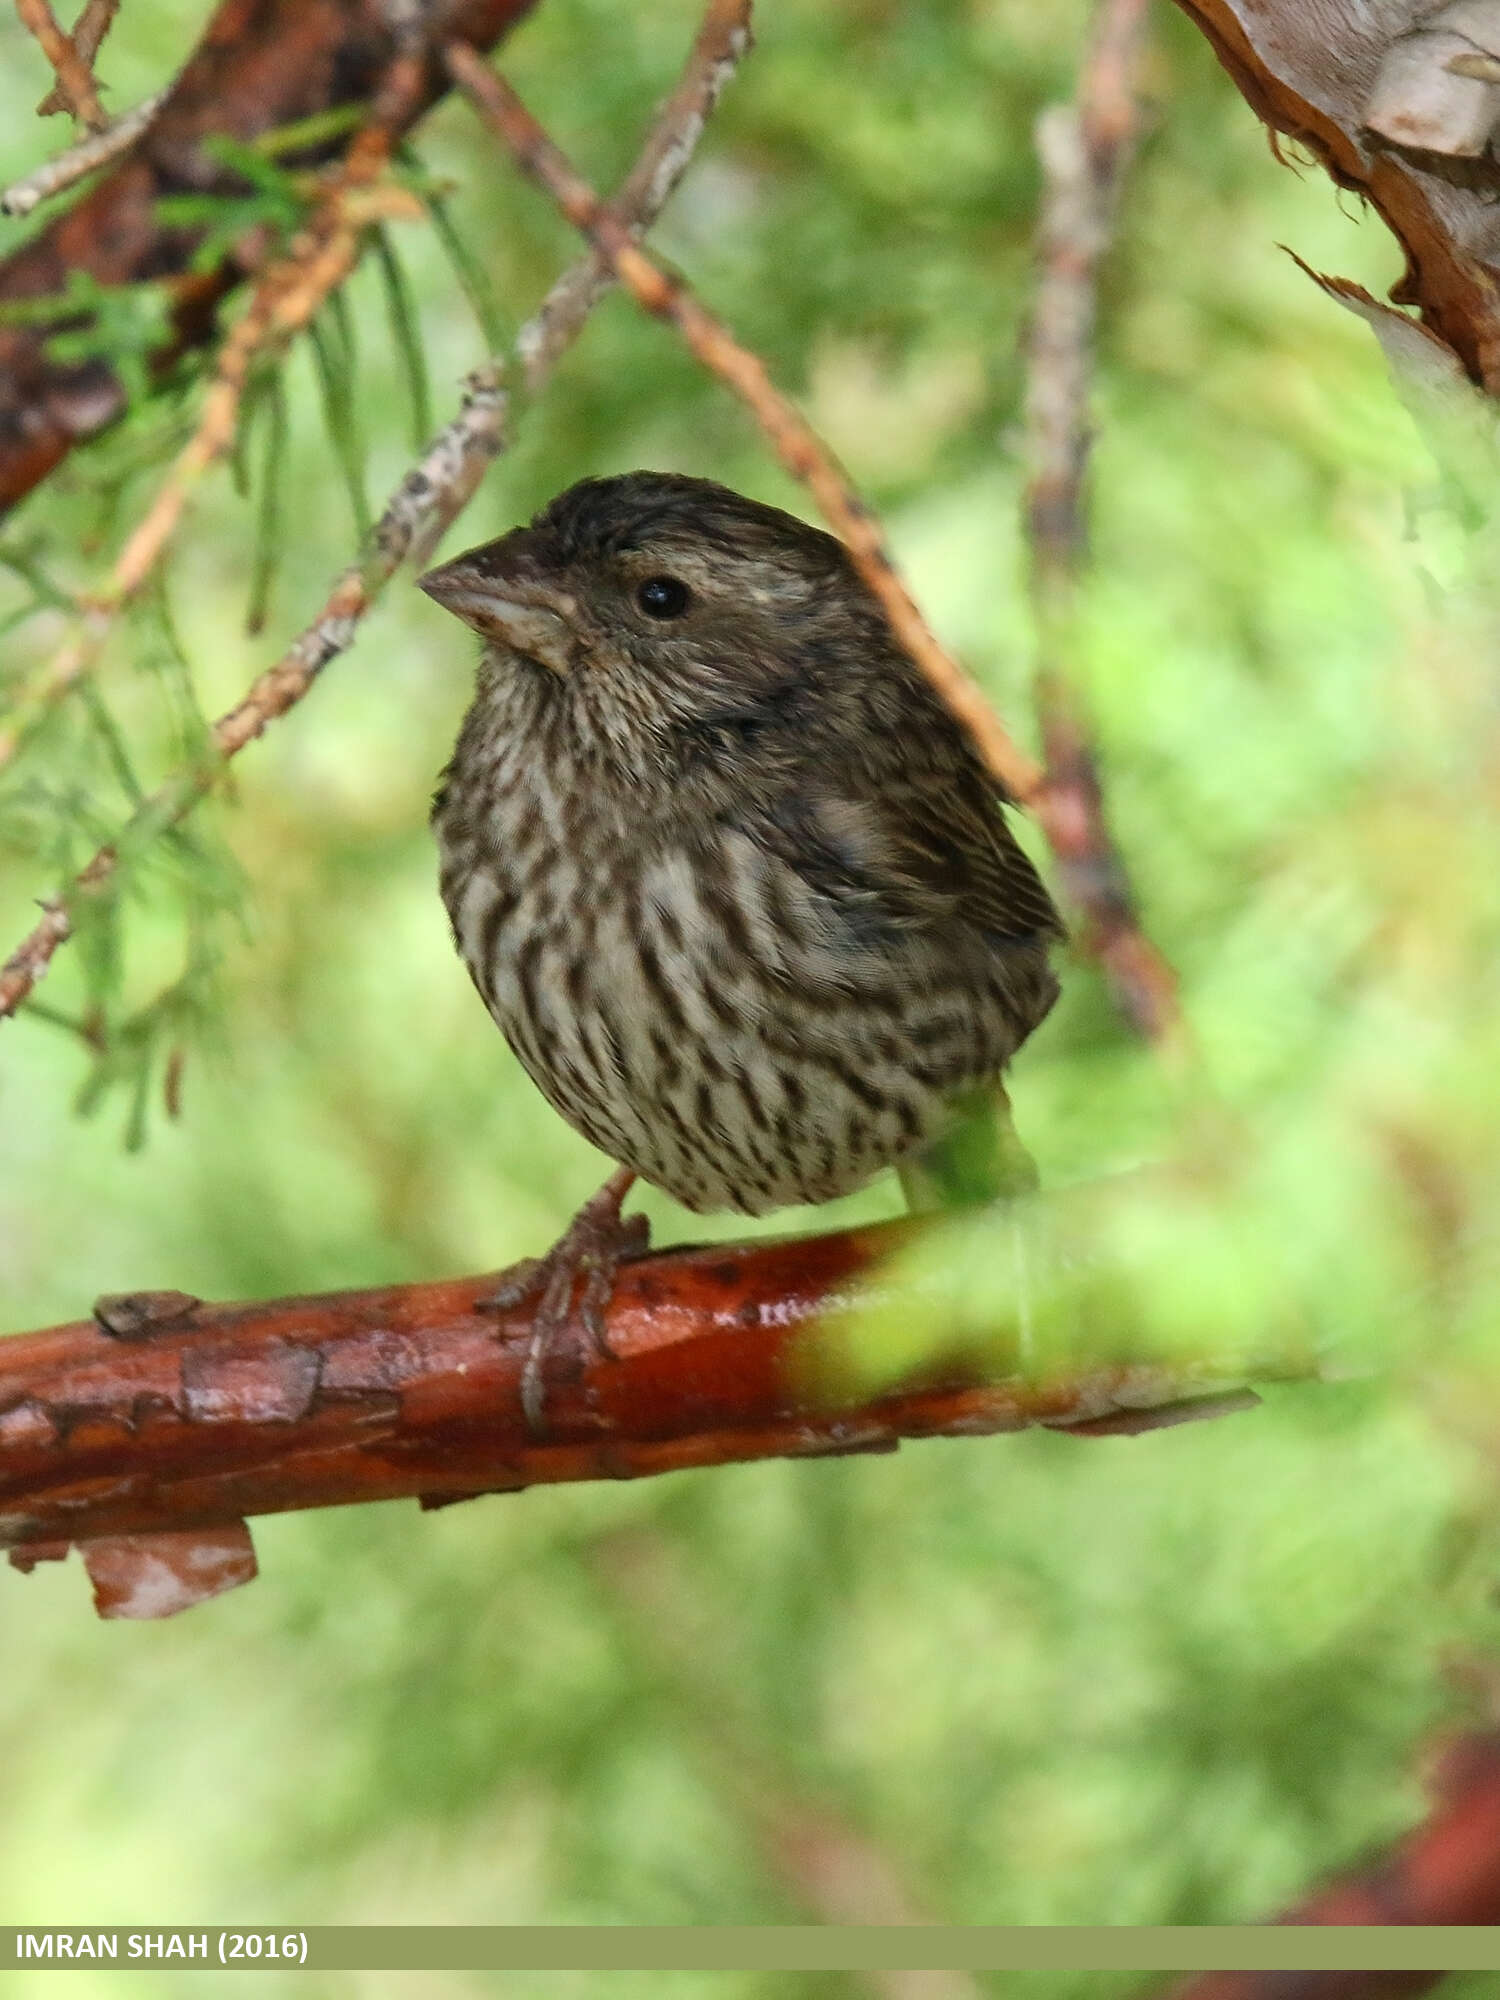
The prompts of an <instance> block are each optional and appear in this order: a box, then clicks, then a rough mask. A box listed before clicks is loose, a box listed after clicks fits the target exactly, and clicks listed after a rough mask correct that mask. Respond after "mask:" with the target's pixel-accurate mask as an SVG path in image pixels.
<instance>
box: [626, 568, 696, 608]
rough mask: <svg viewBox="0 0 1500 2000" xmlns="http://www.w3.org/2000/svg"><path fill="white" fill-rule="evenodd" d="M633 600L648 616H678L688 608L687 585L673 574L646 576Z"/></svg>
mask: <svg viewBox="0 0 1500 2000" xmlns="http://www.w3.org/2000/svg"><path fill="white" fill-rule="evenodd" d="M635 601H636V603H637V604H638V605H639V606H640V607H641V609H642V611H644V612H645V614H646V616H647V617H648V618H680V617H681V616H682V614H683V612H684V611H686V610H687V608H688V587H687V585H686V584H685V583H679V582H678V581H677V579H676V577H675V576H648V577H647V578H646V581H645V582H644V583H643V584H641V585H639V586H638V588H637V590H636V593H635Z"/></svg>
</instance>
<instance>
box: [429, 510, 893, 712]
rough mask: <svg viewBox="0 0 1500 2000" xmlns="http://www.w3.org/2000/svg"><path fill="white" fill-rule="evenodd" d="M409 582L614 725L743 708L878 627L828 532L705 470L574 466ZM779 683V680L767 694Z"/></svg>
mask: <svg viewBox="0 0 1500 2000" xmlns="http://www.w3.org/2000/svg"><path fill="white" fill-rule="evenodd" d="M421 587H422V589H423V590H425V591H426V592H427V594H428V595H429V596H430V597H432V598H434V599H435V600H436V601H437V602H438V603H439V604H441V605H443V606H445V607H446V608H447V609H448V610H450V611H452V612H453V613H454V614H455V615H456V616H457V617H459V618H462V619H463V620H464V622H465V623H466V624H468V625H470V626H472V627H473V629H474V630H475V631H476V632H478V633H479V634H480V635H481V637H482V638H483V639H484V640H485V641H486V651H487V656H488V660H489V663H490V669H491V671H492V672H494V673H495V674H497V675H498V676H501V677H503V676H505V675H506V674H511V675H514V674H529V675H532V676H535V675H537V674H540V675H541V676H542V677H543V678H544V680H547V681H550V682H551V684H552V687H553V690H554V698H555V699H556V700H557V701H558V702H561V703H563V704H565V705H566V706H567V707H568V708H570V709H573V710H575V711H576V712H577V713H579V714H580V715H581V716H587V717H588V718H589V719H590V721H591V723H592V725H593V726H594V727H595V728H596V729H600V728H602V729H603V730H604V731H605V733H606V734H608V735H609V736H610V737H611V738H613V739H616V740H619V739H622V738H625V737H636V736H644V735H650V734H653V733H654V734H655V735H657V736H659V735H660V734H661V733H662V732H663V731H672V730H675V731H680V730H682V729H683V728H684V727H686V728H688V729H692V728H693V727H694V726H696V725H702V726H704V727H712V726H713V725H714V724H715V722H716V720H717V719H718V718H720V717H724V716H744V717H747V718H750V719H752V720H753V717H754V714H755V712H756V711H757V709H758V707H760V706H761V705H764V704H766V703H772V704H773V706H774V704H775V703H776V702H777V701H778V700H779V702H780V703H781V706H782V708H783V709H784V708H785V706H786V703H787V699H788V691H789V690H795V688H797V687H798V686H801V685H806V684H808V682H809V681H810V680H811V679H812V678H814V677H816V676H818V675H819V674H820V672H821V670H822V669H823V667H824V666H826V665H827V664H829V663H830V662H832V661H833V660H834V659H835V658H836V656H837V655H838V653H839V652H840V651H841V650H844V649H845V648H847V647H848V646H849V645H850V644H851V643H854V644H855V648H856V651H857V652H859V653H860V654H863V655H865V656H868V650H869V646H870V642H871V637H872V635H878V634H879V633H880V631H881V630H882V628H881V626H880V621H879V616H878V613H876V612H875V610H874V606H873V602H872V601H871V600H870V599H869V598H868V596H867V594H866V593H865V591H864V588H863V586H862V585H861V584H860V583H859V581H858V579H857V577H856V576H855V574H854V572H853V570H852V568H851V566H850V564H849V559H848V557H847V555H846V553H845V551H844V549H843V546H842V544H840V543H839V542H837V541H836V540H834V538H833V537H832V536H831V535H826V534H823V533H822V532H821V531H820V530H818V529H816V528H812V527H809V526H808V525H807V523H806V522H804V521H799V520H797V519H796V518H795V517H794V516H793V515H790V514H784V513H782V512H781V511H780V510H779V509H777V508H774V507H766V506H762V505H761V504H760V503H759V502H757V501H754V500H747V499H745V498H743V497H742V496H741V495H740V494H738V493H732V492H730V491H729V489H728V488H726V487H723V486H718V485H715V484H714V483H713V482H712V481H710V480H706V479H689V478H685V477H681V476H679V475H676V474H669V473H657V472H632V473H626V474H624V475H623V476H621V477H618V478H613V479H586V480H583V481H582V482H581V483H580V484H578V485H577V486H572V487H570V488H569V489H568V490H567V492H565V493H562V494H560V495H559V496H558V497H557V499H555V500H554V501H552V502H551V504H550V505H549V506H548V507H546V508H544V509H543V511H542V512H541V513H540V514H538V515H537V516H536V518H535V519H534V520H533V521H532V522H531V524H530V526H529V527H525V528H517V529H515V530H513V531H512V532H511V533H510V534H508V535H503V536H501V538H500V539H499V540H498V541H494V542H487V543H485V544H484V545H483V546H482V547H480V548H475V549H470V550H469V551H468V552H467V553H466V554H464V555H461V556H458V557H456V558H455V559H454V560H453V561H452V562H449V563H445V564H443V566H442V567H441V568H440V569H435V570H431V571H429V572H428V574H427V575H426V576H424V577H423V578H421ZM778 691H779V693H778Z"/></svg>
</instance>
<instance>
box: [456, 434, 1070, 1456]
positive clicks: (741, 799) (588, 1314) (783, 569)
mask: <svg viewBox="0 0 1500 2000" xmlns="http://www.w3.org/2000/svg"><path fill="white" fill-rule="evenodd" d="M418 581H419V584H420V587H421V588H422V589H423V590H424V591H425V592H426V593H427V594H428V596H429V597H431V598H432V599H433V600H435V601H436V602H437V603H438V604H440V605H442V606H443V607H444V608H446V609H447V610H448V611H450V612H452V613H454V614H456V616H457V617H458V618H460V619H461V620H463V622H464V623H465V624H467V625H468V626H469V627H471V628H472V630H473V631H474V632H476V633H477V634H478V635H479V637H480V639H481V640H482V641H483V645H482V649H481V653H480V659H479V669H478V676H477V684H476V690H475V694H474V698H473V702H472V705H471V706H470V708H469V709H468V712H467V714H466V715H465V717H464V720H463V724H462V727H461V729H460V732H459V736H458V741H457V744H456V747H455V749H454V752H453V756H452V759H451V761H450V762H449V764H448V765H447V767H446V769H445V771H444V772H443V774H442V778H441V780H440V783H439V786H438V789H437V792H436V795H435V798H434V801H433V808H432V824H433V829H434V832H435V835H436V841H437V847H438V852H439V861H440V870H439V873H440V887H441V893H442V898H443V901H444V904H445V905H446V908H447V912H448V916H449V920H450V922H451V926H452V931H453V938H454V942H455V944H456V946H457V949H458V952H459V954H460V956H461V957H462V959H463V962H464V964H465V966H466V967H467V968H468V971H469V974H470V976H471V978H472V979H473V982H474V985H475V986H476V987H477V989H478V991H479V994H480V997H481V998H482V999H483V1001H484V1003H485V1005H486V1006H487V1007H488V1009H489V1011H490V1013H491V1015H492V1016H493V1017H494V1019H495V1021H496V1023H497V1024H498V1025H499V1027H500V1029H501V1031H502V1032H503V1034H504V1035H505V1038H506V1040H507V1041H508V1042H509V1044H510V1046H511V1048H512V1049H513V1050H514V1051H515V1054H516V1055H517V1056H518V1057H519V1059H520V1061H521V1063H522V1065H523V1066H524V1068H525V1069H526V1070H527V1071H528V1073H529V1074H530V1076H531V1078H532V1080H533V1081H534V1082H535V1084H536V1085H537V1086H538V1088H539V1089H540V1090H541V1092H542V1093H543V1095H544V1096H545V1097H546V1098H547V1099H548V1100H549V1102H550V1103H551V1104H552V1105H553V1106H554V1107H555V1108H556V1110H557V1111H558V1112H560V1113H561V1115H562V1116H563V1118H565V1119H566V1120H567V1121H568V1123H569V1124H570V1125H572V1126H573V1127H574V1128H575V1130H577V1131H578V1132H580V1133H582V1135H583V1136H584V1137H585V1138H586V1139H588V1140H589V1141H590V1142H591V1143H592V1144H593V1145H594V1146H596V1147H598V1148H599V1150H600V1151H601V1152H603V1153H605V1154H607V1155H608V1156H609V1157H610V1158H612V1159H614V1160H615V1161H617V1162H618V1163H619V1165H618V1170H617V1171H616V1172H615V1173H614V1174H612V1175H611V1176H610V1178H609V1180H608V1181H607V1182H606V1183H605V1185H604V1187H603V1188H601V1189H600V1191H599V1192H598V1193H597V1194H596V1195H594V1196H593V1197H592V1198H591V1200H590V1201H589V1202H587V1203H585V1204H584V1206H583V1208H582V1209H581V1210H580V1211H579V1213H578V1215H577V1216H576V1217H575V1218H574V1221H573V1223H572V1225H571V1226H570V1228H569V1229H568V1230H567V1231H566V1232H565V1234H564V1236H563V1237H562V1238H561V1239H560V1240H559V1242H558V1244H557V1245H556V1246H555V1247H554V1249H553V1250H552V1251H551V1252H550V1253H549V1254H548V1256H547V1257H546V1258H543V1259H540V1260H531V1261H529V1262H528V1263H527V1264H526V1265H523V1266H521V1267H518V1271H517V1274H516V1276H515V1278H514V1279H513V1280H512V1281H511V1282H510V1283H509V1284H508V1285H507V1286H506V1287H504V1288H503V1289H502V1292H501V1293H499V1294H497V1295H496V1298H495V1300H494V1301H493V1303H495V1304H496V1305H500V1304H514V1303H519V1302H520V1301H522V1300H524V1299H526V1298H528V1297H539V1300H540V1303H539V1305H538V1308H537V1311H536V1313H535V1315H534V1319H533V1323H532V1333H531V1336H530V1345H529V1349H528V1355H527V1361H526V1365H525V1368H524V1370H523V1377H522V1404H523V1407H524V1410H525V1413H526V1417H527V1420H528V1423H529V1424H530V1426H531V1428H532V1429H533V1431H536V1432H539V1433H540V1432H541V1430H542V1429H543V1421H542V1413H543V1408H544V1400H545V1387H544V1376H545V1373H546V1371H547V1368H548V1367H549V1366H550V1365H551V1364H550V1356H551V1355H552V1354H554V1353H556V1352H558V1351H559V1349H560V1348H561V1347H563V1346H565V1345H566V1343H567V1340H568V1338H569V1335H568V1333H567V1328H568V1326H569V1324H570V1321H571V1322H573V1323H574V1324H575V1326H576V1323H577V1321H581V1323H582V1325H583V1328H584V1330H585V1332H586V1333H587V1334H588V1336H589V1338H590V1339H591V1340H592V1341H593V1342H594V1344H595V1345H596V1346H597V1347H598V1348H599V1349H600V1350H601V1351H602V1352H607V1351H608V1349H607V1343H606V1342H605V1339H604V1334H603V1311H604V1307H605V1306H606V1305H607V1303H608V1299H609V1296H610V1293H611V1290H612V1288H613V1285H614V1281H615V1277H616V1274H617V1271H618V1268H619V1266H620V1264H621V1262H622V1261H623V1260H624V1259H625V1258H627V1257H629V1256H631V1255H633V1254H636V1253H638V1251H639V1250H640V1249H642V1248H644V1246H645V1243H646V1240H647V1237H646V1229H645V1224H644V1220H643V1219H642V1218H639V1217H635V1218H628V1219H627V1218H624V1217H623V1216H622V1214H621V1206H622V1203H623V1202H624V1199H625V1196H626V1194H627V1193H628V1191H629V1189H630V1187H631V1186H632V1185H633V1184H634V1182H635V1180H636V1179H640V1180H643V1181H646V1182H648V1183H649V1184H650V1185H652V1186H653V1187H656V1188H660V1189H662V1190H664V1191H665V1192H666V1193H667V1194H669V1195H671V1196H672V1197H674V1199H675V1200H677V1201H678V1202H680V1203H682V1204H683V1205H684V1206H685V1207H687V1208H688V1209H691V1210H694V1211H696V1212H699V1213H711V1212H715V1211H724V1210H733V1211H739V1212H742V1213H746V1214H751V1215H757V1214H763V1213H765V1212H767V1211H769V1210H772V1209H778V1208H783V1207H789V1206H793V1205H798V1204H804V1203H819V1202H825V1201H830V1200H832V1199H834V1198H835V1197H836V1196H839V1195H843V1194H846V1193H849V1192H850V1191H851V1190H853V1189H855V1188H858V1187H860V1186H861V1185H863V1184H864V1183H866V1182H868V1181H869V1180H871V1179H872V1178H873V1177H874V1176H875V1175H876V1174H878V1173H880V1172H881V1171H883V1170H884V1169H886V1168H890V1167H895V1168H896V1169H897V1170H898V1172H899V1173H900V1175H901V1178H902V1183H903V1186H904V1187H905V1188H906V1190H907V1194H908V1198H909V1200H910V1202H911V1204H912V1205H913V1206H915V1207H933V1206H937V1205H950V1204H956V1203H965V1202H973V1201H978V1200H984V1199H990V1198H994V1197H996V1196H999V1195H1004V1194H1008V1193H1015V1192H1018V1191H1019V1190H1021V1189H1022V1188H1025V1187H1027V1186H1029V1185H1031V1184H1033V1183H1034V1179H1035V1174H1034V1169H1033V1168H1032V1167H1031V1164H1030V1161H1029V1159H1028V1157H1027V1156H1026V1154H1025V1152H1024V1150H1023V1149H1022V1148H1021V1146H1020V1142H1019V1141H1018V1140H1017V1139H1016V1138H1015V1136H1014V1128H1013V1126H1012V1124H1011V1122H1010V1118H1009V1109H1008V1101H1007V1098H1006V1095H1005V1090H1004V1085H1003V1082H1002V1074H1003V1072H1004V1070H1005V1067H1006V1065H1007V1063H1008V1062H1009V1061H1010V1058H1011V1057H1012V1056H1013V1055H1014V1053H1015V1051H1016V1050H1017V1048H1019V1046H1020V1045H1021V1043H1022V1042H1023V1041H1025V1039H1026V1038H1027V1036H1028V1035H1030V1034H1031V1032H1032V1030H1033V1029H1035V1028H1036V1027H1037V1025H1038V1024H1039V1023H1040V1022H1041V1021H1042V1019H1043V1018H1044V1017H1045V1016H1046V1014H1047V1012H1048V1011H1049V1009H1050V1008H1051V1006H1052V1004H1053V1001H1054V1000H1055V998H1056V996H1057V992H1058V981H1057V977H1056V974H1055V972H1054V970H1053V967H1052V964H1051V957H1050V954H1051V950H1052V947H1053V946H1054V945H1056V944H1057V943H1058V941H1059V940H1060V939H1061V938H1062V937H1063V935H1064V932H1063V925H1062V921H1061V919H1060V917H1059V915H1058V912H1057V909H1056V907H1055V905H1054V903H1053V901H1052V898H1051V896H1050V895H1049V894H1048V892H1047V890H1046V888H1045V887H1044V886H1043V883H1042V881H1041V879H1040V877H1039V876H1038V874H1037V871H1036V869H1035V868H1034V867H1033V865H1032V863H1031V861H1030V860H1029V859H1028V857H1027V855H1026V853H1025V852H1024V850H1023V848H1022V847H1021V845H1020V843H1019V842H1018V840H1017V839H1016V836H1015V833H1014V832H1013V830H1012V828H1011V826H1010V824H1009V821H1008V819H1007V816H1006V802H1005V800H1004V799H1003V797H1002V795H1001V793H1000V790H999V788H998V787H997V784H996V781H995V780H994V778H993V777H992V776H991V775H990V774H989V772H988V771H987V770H986V768H985V766H984V765H983V763H982V762H981V760H980V757H979V755H978V752H977V751H976V749H975V747H974V745H973V743H972V741H971V740H970V738H969V736H968V733H967V732H966V730H965V729H964V728H963V726H962V725H961V724H960V723H959V722H958V721H957V720H956V719H955V718H954V717H953V715H952V714H951V713H950V712H949V711H948V709H947V708H946V707H945V706H944V704H943V702H942V701H941V699H940V698H939V696H938V695H937V694H936V693H935V691H934V690H933V688H932V687H931V686H930V684H929V683H928V681H927V680H926V679H925V677H924V676H923V675H922V673H921V672H920V670H919V669H918V668H917V666H916V665H915V664H914V662H913V661H912V660H911V659H910V657H909V656H908V655H907V653H906V651H905V650H904V648H903V647H902V646H901V644H900V643H899V641H898V640H897V639H896V638H895V636H894V635H893V633H892V631H891V629H890V627H889V625H888V623H887V621H886V618H885V614H884V612H883V610H882V609H881V607H880V605H879V603H878V601H877V600H876V598H875V597H874V595H873V594H872V593H871V591H870V590H869V588H868V586H867V585H866V584H865V583H864V581H863V580H862V579H861V577H860V575H859V573H858V571H857V569H856V568H855V566H854V563H853V561H852V560H851V558H850V556H849V553H848V551H847V549H846V548H845V546H844V544H843V543H842V542H840V541H839V540H837V539H836V538H835V537H834V536H832V535H829V534H826V533H824V532H823V531H822V530H820V529H818V528H815V527H813V526H811V525H809V524H808V523H807V522H805V521H803V520H801V519H799V518H798V517H797V516H795V515H793V514H789V513H785V512H783V511H782V510H780V509H779V508H776V507H771V506H767V505H765V504H763V503H761V502H759V501H755V500H752V499H748V498H746V497H745V496H743V495H741V494H739V493H736V492H733V491H731V490H730V489H729V488H727V487H725V486H721V485H719V484H717V483H715V482H714V481H711V480H707V479H700V478H693V477H689V476H687V475H684V474H677V473H664V472H653V471H637V472H629V473H624V474H621V475H617V476H613V477H606V478H590V479H584V480H582V481H580V482H579V483H578V484H576V485H574V486H571V487H569V488H568V489H567V490H566V491H565V492H563V493H561V494H559V495H558V496H557V497H556V498H555V499H554V500H552V501H551V502H550V504H549V505H547V506H546V507H544V508H543V509H542V510H541V511H540V512H539V513H538V514H537V515H536V516H535V517H534V518H533V519H532V520H531V522H530V523H529V525H527V526H524V527H518V528H515V529H513V530H511V532H509V533H508V534H505V535H502V536H501V537H500V538H499V539H498V540H495V541H491V542H487V543H485V544H483V545H482V546H480V547H478V548H473V549H470V550H468V551H467V552H466V553H465V554H463V555H460V556H458V557H456V558H455V559H453V560H452V561H450V562H446V563H444V564H443V565H442V566H441V567H439V568H436V569H433V570H431V571H429V572H428V573H427V574H426V575H425V576H423V577H421V578H420V579H419V580H418ZM580 1280H581V1281H582V1296H581V1299H580V1300H579V1303H578V1305H577V1306H576V1308H575V1306H574V1294H575V1292H576V1291H577V1290H578V1286H579V1282H580ZM575 1315H576V1317H575ZM574 1337H575V1338H576V1334H575V1336H574Z"/></svg>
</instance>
